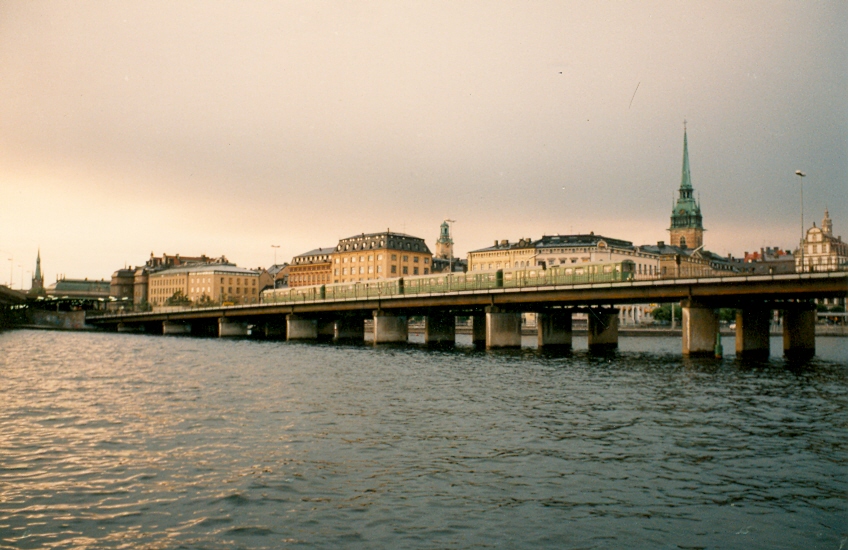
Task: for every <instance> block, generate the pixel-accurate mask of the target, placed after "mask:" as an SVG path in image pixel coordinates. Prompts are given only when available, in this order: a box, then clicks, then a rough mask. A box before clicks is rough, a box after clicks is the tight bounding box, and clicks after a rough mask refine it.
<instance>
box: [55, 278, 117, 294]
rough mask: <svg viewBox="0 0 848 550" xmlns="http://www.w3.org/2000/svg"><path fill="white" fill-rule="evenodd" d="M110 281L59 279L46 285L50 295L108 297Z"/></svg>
mask: <svg viewBox="0 0 848 550" xmlns="http://www.w3.org/2000/svg"><path fill="white" fill-rule="evenodd" d="M110 287H111V282H110V281H89V280H88V279H59V280H58V281H56V282H55V283H53V284H52V285H50V286H48V287H47V289H46V290H47V294H48V295H51V296H60V297H64V296H68V297H70V298H97V297H102V298H108V297H109V291H110Z"/></svg>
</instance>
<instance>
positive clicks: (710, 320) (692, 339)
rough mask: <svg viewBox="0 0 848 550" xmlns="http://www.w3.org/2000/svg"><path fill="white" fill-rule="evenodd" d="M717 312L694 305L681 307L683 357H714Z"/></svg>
mask: <svg viewBox="0 0 848 550" xmlns="http://www.w3.org/2000/svg"><path fill="white" fill-rule="evenodd" d="M717 333H718V311H716V310H715V309H713V308H711V307H706V306H704V305H700V304H696V303H691V302H690V303H688V304H684V305H683V355H715V347H716V335H717Z"/></svg>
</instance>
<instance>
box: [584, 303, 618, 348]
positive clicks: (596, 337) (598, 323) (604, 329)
mask: <svg viewBox="0 0 848 550" xmlns="http://www.w3.org/2000/svg"><path fill="white" fill-rule="evenodd" d="M588 325H589V326H588V328H589V350H590V351H603V350H609V349H615V348H617V347H618V310H617V309H593V310H590V311H589V323H588Z"/></svg>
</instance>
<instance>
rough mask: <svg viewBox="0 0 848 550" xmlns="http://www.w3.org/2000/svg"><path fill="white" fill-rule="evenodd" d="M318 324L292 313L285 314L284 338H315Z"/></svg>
mask: <svg viewBox="0 0 848 550" xmlns="http://www.w3.org/2000/svg"><path fill="white" fill-rule="evenodd" d="M317 338H318V324H317V323H316V322H315V320H314V319H304V318H303V317H301V316H300V315H295V314H293V313H291V314H289V315H286V340H316V339H317Z"/></svg>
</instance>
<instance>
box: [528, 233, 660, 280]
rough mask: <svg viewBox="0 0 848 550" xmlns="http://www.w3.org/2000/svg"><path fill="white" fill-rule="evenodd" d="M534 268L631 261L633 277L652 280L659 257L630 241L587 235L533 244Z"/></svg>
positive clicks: (544, 239) (551, 237)
mask: <svg viewBox="0 0 848 550" xmlns="http://www.w3.org/2000/svg"><path fill="white" fill-rule="evenodd" d="M534 246H535V249H536V255H535V256H536V257H535V262H534V264H535V265H537V266H542V267H555V266H561V265H572V264H581V263H605V262H609V263H618V262H622V261H625V260H630V261H632V262H633V263H634V264H635V266H636V272H635V274H636V276H637V278H638V277H640V276H643V275H644V276H648V277H653V276H656V275H657V274H658V273H659V265H660V262H659V255H658V254H656V253H655V252H652V251H650V250H642V249H641V248H640V247H636V246H633V243H632V242H630V241H625V240H622V239H612V238H610V237H604V236H601V235H595V233H594V232H592V233H589V234H588V235H545V236H543V237H542V238H541V239H539V240H538V241H536V242H535V243H534Z"/></svg>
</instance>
